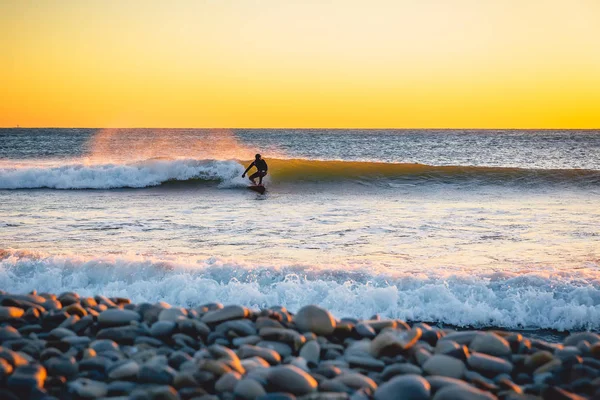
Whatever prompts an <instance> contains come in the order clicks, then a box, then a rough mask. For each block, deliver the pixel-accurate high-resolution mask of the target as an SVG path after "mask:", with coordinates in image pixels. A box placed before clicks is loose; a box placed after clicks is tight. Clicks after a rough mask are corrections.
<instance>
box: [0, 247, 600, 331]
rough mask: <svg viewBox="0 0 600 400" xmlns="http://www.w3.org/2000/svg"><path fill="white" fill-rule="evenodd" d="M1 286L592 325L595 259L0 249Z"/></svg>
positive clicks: (427, 317) (479, 321)
mask: <svg viewBox="0 0 600 400" xmlns="http://www.w3.org/2000/svg"><path fill="white" fill-rule="evenodd" d="M0 287H1V288H3V289H8V288H10V290H11V291H12V292H21V293H25V292H28V291H31V290H33V289H37V290H39V291H41V292H55V293H59V292H63V291H75V292H79V293H81V294H83V295H95V294H98V293H102V294H104V295H107V296H127V297H129V298H131V299H132V300H133V301H134V302H143V301H148V302H157V301H161V300H163V301H166V302H168V303H171V304H175V305H181V306H189V307H191V306H194V305H198V304H201V303H206V302H211V301H218V302H222V303H225V304H243V305H246V306H249V307H255V308H259V307H267V306H273V305H283V306H285V307H287V308H289V309H290V310H291V311H297V310H298V309H299V308H300V307H302V306H304V305H306V304H311V303H312V304H318V305H321V306H323V307H325V308H327V309H329V310H331V311H332V312H333V313H334V314H335V315H336V316H337V317H344V316H353V317H362V318H369V317H370V316H371V315H373V314H375V313H378V314H381V315H382V316H384V317H389V318H402V319H407V320H423V321H434V322H435V321H437V322H443V323H448V324H453V325H458V326H465V325H473V326H497V327H506V328H530V329H540V328H542V329H545V328H548V329H557V330H574V329H600V280H599V279H598V271H597V267H590V268H582V269H572V270H554V269H551V268H548V269H543V268H540V269H536V270H531V271H515V272H502V273H498V272H490V271H489V270H488V271H486V272H483V271H482V272H473V271H466V272H463V271H461V270H458V269H444V268H439V269H436V270H434V271H431V270H430V271H427V272H426V273H425V272H420V273H416V272H397V271H396V272H390V271H389V270H388V271H384V270H381V269H375V270H371V269H370V270H368V271H367V270H356V269H354V270H353V268H352V267H351V266H342V267H340V268H334V269H331V268H323V267H321V266H315V267H300V266H268V265H265V266H253V265H248V264H246V263H243V262H236V261H226V260H220V259H215V258H210V259H206V260H198V261H196V262H193V261H189V260H188V261H185V260H183V261H182V260H176V261H161V260H155V259H147V258H143V257H139V256H133V257H125V256H123V257H95V258H94V257H92V258H83V257H69V256H47V255H44V254H33V253H28V252H17V251H1V250H0Z"/></svg>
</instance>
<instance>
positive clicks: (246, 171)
mask: <svg viewBox="0 0 600 400" xmlns="http://www.w3.org/2000/svg"><path fill="white" fill-rule="evenodd" d="M252 167H254V161H252V164H250V165H248V168H246V170H245V171H244V173H243V174H242V178H243V177H244V176H246V174H247V173H248V171H250V168H252Z"/></svg>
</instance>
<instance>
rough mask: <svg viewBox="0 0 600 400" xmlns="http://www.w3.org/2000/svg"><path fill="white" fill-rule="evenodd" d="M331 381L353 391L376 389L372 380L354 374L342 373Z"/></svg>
mask: <svg viewBox="0 0 600 400" xmlns="http://www.w3.org/2000/svg"><path fill="white" fill-rule="evenodd" d="M333 381H335V382H340V383H343V384H344V385H346V386H347V387H349V388H352V389H355V390H357V389H362V388H368V389H369V390H370V391H374V390H375V389H377V384H376V383H375V382H374V381H373V379H371V378H369V377H367V376H364V375H363V374H359V373H355V372H346V373H342V374H340V375H338V376H336V377H335V378H333Z"/></svg>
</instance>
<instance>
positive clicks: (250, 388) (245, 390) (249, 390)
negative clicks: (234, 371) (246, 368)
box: [233, 379, 267, 400]
mask: <svg viewBox="0 0 600 400" xmlns="http://www.w3.org/2000/svg"><path fill="white" fill-rule="evenodd" d="M233 394H235V395H236V396H237V397H241V398H242V399H245V400H254V399H256V398H257V397H260V396H264V395H265V394H267V392H266V391H265V389H264V388H263V387H262V385H261V384H260V383H258V382H257V381H256V380H254V379H242V380H240V381H239V382H238V383H237V384H236V385H235V388H234V390H233Z"/></svg>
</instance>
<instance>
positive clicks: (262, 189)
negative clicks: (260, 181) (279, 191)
mask: <svg viewBox="0 0 600 400" xmlns="http://www.w3.org/2000/svg"><path fill="white" fill-rule="evenodd" d="M248 189H250V190H254V191H255V192H256V193H260V194H265V191H266V190H267V188H265V187H264V186H259V185H251V186H248Z"/></svg>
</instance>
